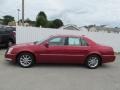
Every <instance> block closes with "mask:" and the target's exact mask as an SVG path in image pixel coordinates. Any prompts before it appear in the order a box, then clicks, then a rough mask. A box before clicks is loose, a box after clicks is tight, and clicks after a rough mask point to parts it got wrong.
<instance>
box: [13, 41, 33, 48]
mask: <svg viewBox="0 0 120 90" xmlns="http://www.w3.org/2000/svg"><path fill="white" fill-rule="evenodd" d="M33 45H35V44H34V43H33V42H31V43H23V44H16V45H14V46H12V47H13V48H17V47H30V46H33Z"/></svg>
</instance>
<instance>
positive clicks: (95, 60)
mask: <svg viewBox="0 0 120 90" xmlns="http://www.w3.org/2000/svg"><path fill="white" fill-rule="evenodd" d="M100 61H101V59H100V57H98V56H97V55H91V56H89V57H88V58H87V60H86V63H85V64H86V66H87V67H88V68H90V69H95V68H97V67H98V66H99V65H100Z"/></svg>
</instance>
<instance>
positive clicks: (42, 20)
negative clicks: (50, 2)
mask: <svg viewBox="0 0 120 90" xmlns="http://www.w3.org/2000/svg"><path fill="white" fill-rule="evenodd" d="M47 22H48V21H47V16H46V14H45V13H44V12H40V13H39V14H38V15H37V18H36V26H37V27H40V26H42V27H46V24H47Z"/></svg>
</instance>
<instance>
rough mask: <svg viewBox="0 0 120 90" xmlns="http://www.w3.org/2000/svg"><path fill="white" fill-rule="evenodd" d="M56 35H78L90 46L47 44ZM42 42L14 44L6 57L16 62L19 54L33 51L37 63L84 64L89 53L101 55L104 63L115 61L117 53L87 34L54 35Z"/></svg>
mask: <svg viewBox="0 0 120 90" xmlns="http://www.w3.org/2000/svg"><path fill="white" fill-rule="evenodd" d="M54 37H64V38H66V37H78V38H83V39H84V40H86V42H87V43H88V46H68V45H62V46H57V45H56V46H48V47H46V46H45V44H46V43H48V41H49V40H50V39H51V38H54ZM54 37H50V38H49V39H48V40H45V41H43V42H42V43H40V44H35V43H27V44H20V45H14V46H12V47H11V48H13V49H12V51H11V52H10V53H8V52H6V54H5V58H7V59H8V60H10V61H13V62H16V58H17V56H18V55H19V54H20V53H22V52H29V53H32V54H33V55H34V57H35V60H36V63H71V64H83V63H84V62H85V60H86V59H87V57H88V56H89V55H93V54H97V55H98V56H100V57H101V59H102V63H107V62H113V61H114V60H115V55H114V51H113V49H112V47H108V46H102V45H99V44H96V43H95V42H94V41H92V40H90V39H89V38H87V37H85V36H54Z"/></svg>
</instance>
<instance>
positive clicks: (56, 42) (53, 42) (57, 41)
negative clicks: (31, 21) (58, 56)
mask: <svg viewBox="0 0 120 90" xmlns="http://www.w3.org/2000/svg"><path fill="white" fill-rule="evenodd" d="M64 43H65V38H61V37H56V38H52V39H50V40H49V45H51V46H56V45H57V46H58V45H59V46H60V45H64Z"/></svg>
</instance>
